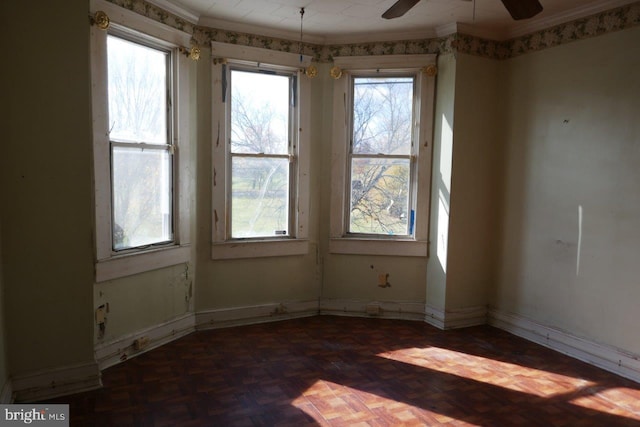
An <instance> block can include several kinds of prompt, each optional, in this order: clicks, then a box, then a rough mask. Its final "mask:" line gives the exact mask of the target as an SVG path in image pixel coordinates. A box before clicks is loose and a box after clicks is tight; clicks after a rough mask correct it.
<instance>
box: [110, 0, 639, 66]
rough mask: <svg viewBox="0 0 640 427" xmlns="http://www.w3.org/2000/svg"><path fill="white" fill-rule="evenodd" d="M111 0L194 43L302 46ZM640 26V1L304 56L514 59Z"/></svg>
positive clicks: (307, 50)
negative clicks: (486, 30) (504, 33)
mask: <svg viewBox="0 0 640 427" xmlns="http://www.w3.org/2000/svg"><path fill="white" fill-rule="evenodd" d="M107 1H109V2H111V3H113V4H116V5H118V6H120V7H123V8H125V9H129V10H131V11H134V12H136V13H139V14H141V15H144V16H146V17H147V18H150V19H153V20H154V21H158V22H161V23H163V24H165V25H168V26H170V27H173V28H177V29H178V30H181V31H184V32H186V33H188V34H191V35H192V36H193V39H194V41H195V42H196V43H197V44H199V45H201V46H205V45H207V44H209V43H210V42H211V41H217V42H223V43H231V44H238V45H242V46H253V47H261V48H265V49H272V50H276V51H282V52H292V53H298V52H299V51H300V47H301V46H300V43H299V42H297V41H292V40H286V39H279V38H272V37H267V36H260V35H255V34H248V33H241V32H235V31H227V30H220V29H215V28H208V27H202V26H198V25H195V24H193V23H191V22H188V21H185V20H184V19H182V18H180V17H178V16H176V15H173V14H171V13H169V12H167V11H165V10H163V9H161V8H159V7H157V6H155V5H152V4H150V3H148V2H146V1H145V0H107ZM638 25H640V1H638V2H635V3H631V4H628V5H626V6H621V7H618V8H615V9H611V10H608V11H605V12H601V13H597V14H594V15H591V16H588V17H585V18H581V19H577V20H575V21H571V22H567V23H564V24H560V25H557V26H554V27H551V28H547V29H544V30H542V31H537V32H534V33H532V34H528V35H525V36H522V37H517V38H514V39H511V40H506V41H495V40H487V39H483V38H479V37H475V36H470V35H466V34H462V33H456V34H452V35H450V36H447V37H441V38H433V39H421V40H402V41H393V42H372V43H353V44H331V45H318V44H311V43H303V44H302V53H303V54H305V55H310V56H312V57H313V59H314V61H316V62H331V61H332V60H333V58H335V57H338V56H352V55H400V54H425V53H432V54H433V53H436V54H437V53H451V52H461V53H467V54H470V55H477V56H482V57H485V58H491V59H508V58H513V57H515V56H518V55H523V54H526V53H531V52H537V51H539V50H542V49H547V48H550V47H554V46H559V45H562V44H565V43H570V42H573V41H576V40H583V39H587V38H591V37H595V36H599V35H603V34H607V33H610V32H614V31H620V30H624V29H627V28H631V27H635V26H638Z"/></svg>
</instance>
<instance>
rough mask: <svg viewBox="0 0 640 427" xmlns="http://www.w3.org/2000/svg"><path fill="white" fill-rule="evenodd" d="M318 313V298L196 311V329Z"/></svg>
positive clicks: (270, 320)
mask: <svg viewBox="0 0 640 427" xmlns="http://www.w3.org/2000/svg"><path fill="white" fill-rule="evenodd" d="M317 315H318V300H310V301H285V302H280V303H272V304H261V305H254V306H246V307H233V308H223V309H219V310H206V311H199V312H197V313H196V329H197V330H204V329H217V328H227V327H230V326H241V325H251V324H255V323H266V322H276V321H279V320H286V319H294V318H298V317H310V316H317Z"/></svg>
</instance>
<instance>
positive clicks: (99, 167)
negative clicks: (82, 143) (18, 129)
mask: <svg viewBox="0 0 640 427" xmlns="http://www.w3.org/2000/svg"><path fill="white" fill-rule="evenodd" d="M98 10H101V11H104V12H105V13H106V14H107V15H108V16H109V19H110V22H111V26H113V28H114V29H115V31H113V33H115V34H116V35H122V34H125V35H127V36H133V38H134V40H136V39H137V40H140V41H144V40H149V41H152V42H153V44H157V45H160V46H165V47H166V48H168V49H170V50H171V51H172V53H173V61H172V62H173V64H172V74H173V84H172V86H173V91H172V92H173V93H172V98H173V105H174V111H173V118H172V123H173V141H171V142H172V145H173V146H174V149H175V153H174V158H173V183H174V185H173V216H174V218H173V221H174V226H173V227H174V229H173V231H174V239H173V241H172V242H171V243H168V244H166V245H158V246H150V247H148V248H132V249H128V250H124V251H117V252H116V251H114V250H113V247H112V236H113V233H112V200H111V161H110V155H111V154H110V153H111V144H110V140H109V137H108V113H109V107H108V88H107V34H108V30H107V31H104V30H101V29H98V28H97V27H96V26H91V29H90V38H91V42H90V43H91V45H90V47H91V74H92V91H91V95H92V101H91V102H92V109H93V169H94V209H95V210H94V215H95V223H94V227H95V280H96V282H98V283H99V282H104V281H107V280H113V279H117V278H120V277H125V276H129V275H133V274H138V273H142V272H145V271H150V270H154V269H158V268H163V267H168V266H171V265H176V264H181V263H184V262H188V261H189V260H190V259H191V255H190V249H189V246H190V238H191V236H190V198H189V196H188V194H189V192H188V189H189V187H190V184H189V174H188V172H187V171H188V169H189V165H188V162H189V157H190V135H189V127H188V126H189V103H188V91H189V88H190V85H189V67H190V65H189V62H188V61H189V59H188V58H187V57H186V56H185V55H180V54H179V48H180V47H181V46H188V45H189V44H190V40H191V36H190V35H189V34H187V33H184V32H182V31H179V30H176V29H173V28H170V27H167V26H165V25H162V24H160V23H158V22H155V21H153V20H151V19H149V18H146V17H144V16H141V15H139V14H137V13H135V12H132V11H129V10H126V9H123V8H121V7H119V6H116V5H114V4H112V3H109V2H107V1H104V0H91V2H90V11H91V13H94V12H96V11H98Z"/></svg>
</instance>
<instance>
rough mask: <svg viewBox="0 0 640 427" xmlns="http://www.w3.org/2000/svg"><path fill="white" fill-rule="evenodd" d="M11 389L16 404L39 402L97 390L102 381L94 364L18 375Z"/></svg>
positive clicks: (12, 381) (12, 380)
mask: <svg viewBox="0 0 640 427" xmlns="http://www.w3.org/2000/svg"><path fill="white" fill-rule="evenodd" d="M10 387H11V388H12V390H13V393H12V394H13V396H14V398H15V401H16V402H38V401H42V400H46V399H51V398H54V397H58V396H64V395H67V394H73V393H80V392H83V391H89V390H95V389H97V388H100V387H102V380H101V374H100V369H99V368H98V364H97V363H95V362H92V363H84V364H78V365H70V366H63V367H59V368H54V369H43V370H41V371H37V372H33V373H29V374H25V375H16V376H14V377H13V378H12V379H11V385H10ZM3 395H4V390H3Z"/></svg>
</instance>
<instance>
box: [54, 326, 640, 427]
mask: <svg viewBox="0 0 640 427" xmlns="http://www.w3.org/2000/svg"><path fill="white" fill-rule="evenodd" d="M103 382H104V388H102V389H100V390H95V391H91V392H86V393H81V394H76V395H72V396H65V397H61V398H58V399H55V400H54V401H52V402H55V403H68V404H70V411H71V425H79V426H81V425H86V426H225V427H226V426H292V427H300V426H316V425H320V426H349V427H352V426H424V425H427V426H435V425H448V426H457V425H463V426H468V425H476V426H499V427H501V426H571V427H573V426H603V427H605V426H606V427H609V426H618V425H621V426H640V384H637V383H635V382H632V381H628V380H626V379H624V378H621V377H619V376H616V375H613V374H611V373H608V372H605V371H603V370H600V369H597V368H595V367H593V366H590V365H587V364H585V363H582V362H579V361H577V360H575V359H572V358H569V357H566V356H564V355H561V354H559V353H557V352H554V351H552V350H549V349H546V348H544V347H541V346H539V345H536V344H533V343H530V342H528V341H525V340H523V339H521V338H518V337H516V336H513V335H511V334H509V333H506V332H504V331H501V330H499V329H495V328H492V327H490V326H479V327H472V328H466V329H460V330H452V331H441V330H438V329H436V328H433V327H431V326H429V325H427V324H425V323H422V322H412V321H400V320H382V319H375V318H349V317H333V316H316V317H310V318H303V319H294V320H286V321H281V322H274V323H268V324H260V325H252V326H242V327H234V328H228V329H217V330H208V331H200V332H196V333H193V334H191V335H189V336H187V337H185V338H182V339H180V340H177V341H174V342H172V343H170V344H167V345H165V346H162V347H160V348H158V349H155V350H152V351H150V352H147V353H145V354H142V355H140V356H138V357H135V358H132V359H129V360H128V361H126V362H124V363H122V364H119V365H116V366H114V367H111V368H109V369H106V370H105V371H104V372H103Z"/></svg>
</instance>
